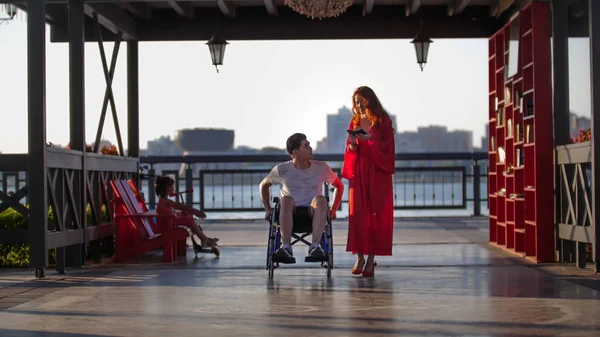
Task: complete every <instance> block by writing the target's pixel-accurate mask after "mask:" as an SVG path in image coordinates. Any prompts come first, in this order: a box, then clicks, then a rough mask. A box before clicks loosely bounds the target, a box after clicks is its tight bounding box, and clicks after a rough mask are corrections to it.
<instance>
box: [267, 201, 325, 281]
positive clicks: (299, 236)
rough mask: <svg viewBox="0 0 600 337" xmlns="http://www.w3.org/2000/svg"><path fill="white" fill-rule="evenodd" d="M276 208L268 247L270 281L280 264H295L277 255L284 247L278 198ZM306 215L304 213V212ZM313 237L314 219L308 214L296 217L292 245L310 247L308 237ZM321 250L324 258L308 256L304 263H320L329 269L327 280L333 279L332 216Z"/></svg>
mask: <svg viewBox="0 0 600 337" xmlns="http://www.w3.org/2000/svg"><path fill="white" fill-rule="evenodd" d="M326 199H327V204H329V198H328V197H326ZM273 202H274V204H275V205H274V207H273V213H272V215H271V218H270V219H269V237H268V240H269V241H268V245H267V268H266V269H267V270H268V271H269V279H273V274H274V272H275V269H276V268H279V264H280V263H282V264H289V263H295V262H290V261H286V259H284V258H281V257H279V256H276V255H275V252H277V250H278V249H279V248H280V247H281V245H282V236H281V228H280V226H279V208H280V205H279V203H280V200H279V198H277V197H274V198H273ZM302 213H304V212H302ZM310 235H312V217H310V216H309V215H308V214H300V215H294V226H293V230H292V242H291V245H292V246H293V245H294V244H296V243H298V242H302V243H304V244H306V245H307V246H310V245H311V244H312V242H309V241H307V240H305V238H306V237H307V236H310ZM321 248H322V249H323V252H324V253H325V254H324V256H323V257H322V258H311V257H309V256H307V257H306V258H305V259H304V262H317V263H318V262H320V263H321V267H323V268H326V269H327V278H328V279H329V278H331V270H332V269H333V229H332V226H331V216H330V215H329V214H327V223H326V224H325V230H324V231H323V235H322V236H321Z"/></svg>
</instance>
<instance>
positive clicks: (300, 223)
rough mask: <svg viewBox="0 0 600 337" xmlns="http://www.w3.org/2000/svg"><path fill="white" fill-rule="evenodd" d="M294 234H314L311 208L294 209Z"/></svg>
mask: <svg viewBox="0 0 600 337" xmlns="http://www.w3.org/2000/svg"><path fill="white" fill-rule="evenodd" d="M293 219H294V229H293V231H294V233H311V232H312V216H311V215H310V207H296V208H294V215H293Z"/></svg>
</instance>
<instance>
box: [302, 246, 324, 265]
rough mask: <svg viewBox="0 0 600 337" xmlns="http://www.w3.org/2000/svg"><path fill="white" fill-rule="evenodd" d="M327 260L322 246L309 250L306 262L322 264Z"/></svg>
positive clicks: (312, 247)
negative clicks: (321, 262)
mask: <svg viewBox="0 0 600 337" xmlns="http://www.w3.org/2000/svg"><path fill="white" fill-rule="evenodd" d="M324 258H325V252H324V251H323V249H322V248H321V246H316V247H314V246H311V247H310V248H309V249H308V256H307V257H306V258H305V259H304V261H305V262H320V261H323V259H324Z"/></svg>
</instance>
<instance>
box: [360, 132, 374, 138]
mask: <svg viewBox="0 0 600 337" xmlns="http://www.w3.org/2000/svg"><path fill="white" fill-rule="evenodd" d="M358 138H359V139H361V140H369V139H371V134H370V133H368V132H367V133H366V134H364V133H361V134H358Z"/></svg>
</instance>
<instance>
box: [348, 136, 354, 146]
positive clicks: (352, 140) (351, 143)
mask: <svg viewBox="0 0 600 337" xmlns="http://www.w3.org/2000/svg"><path fill="white" fill-rule="evenodd" d="M348 140H349V141H350V145H356V135H348Z"/></svg>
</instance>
